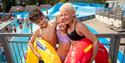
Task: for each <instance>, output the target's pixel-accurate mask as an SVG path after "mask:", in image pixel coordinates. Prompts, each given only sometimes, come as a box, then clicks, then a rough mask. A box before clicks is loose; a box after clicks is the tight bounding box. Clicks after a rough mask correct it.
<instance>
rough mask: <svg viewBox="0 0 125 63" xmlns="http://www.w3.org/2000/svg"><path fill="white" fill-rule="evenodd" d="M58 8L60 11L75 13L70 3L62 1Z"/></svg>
mask: <svg viewBox="0 0 125 63" xmlns="http://www.w3.org/2000/svg"><path fill="white" fill-rule="evenodd" d="M59 10H60V11H67V12H70V13H72V14H75V9H74V7H73V5H72V3H64V4H63V5H62V6H61V7H60V9H59Z"/></svg>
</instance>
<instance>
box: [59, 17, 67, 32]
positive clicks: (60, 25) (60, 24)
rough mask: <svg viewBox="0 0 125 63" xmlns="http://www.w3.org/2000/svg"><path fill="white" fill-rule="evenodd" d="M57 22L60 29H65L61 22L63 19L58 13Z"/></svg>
mask: <svg viewBox="0 0 125 63" xmlns="http://www.w3.org/2000/svg"><path fill="white" fill-rule="evenodd" d="M57 22H58V27H59V28H60V30H62V31H63V30H66V27H67V26H66V24H64V23H63V20H62V19H61V18H60V15H59V16H57Z"/></svg>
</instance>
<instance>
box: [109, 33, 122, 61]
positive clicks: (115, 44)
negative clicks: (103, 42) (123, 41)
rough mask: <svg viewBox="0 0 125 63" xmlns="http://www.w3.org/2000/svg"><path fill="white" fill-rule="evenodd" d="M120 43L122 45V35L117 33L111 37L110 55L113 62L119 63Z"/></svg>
mask: <svg viewBox="0 0 125 63" xmlns="http://www.w3.org/2000/svg"><path fill="white" fill-rule="evenodd" d="M119 45H120V37H119V36H118V35H117V34H116V35H114V36H112V38H111V43H110V50H109V55H110V58H111V62H112V63H117V55H118V50H119Z"/></svg>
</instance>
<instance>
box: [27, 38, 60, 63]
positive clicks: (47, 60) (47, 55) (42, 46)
mask: <svg viewBox="0 0 125 63" xmlns="http://www.w3.org/2000/svg"><path fill="white" fill-rule="evenodd" d="M34 49H35V50H36V52H37V53H39V54H40V55H41V57H42V60H43V61H44V63H61V60H60V58H59V56H58V54H57V52H56V51H55V49H54V48H53V47H52V46H51V45H50V44H49V43H48V42H47V41H45V40H43V39H41V38H37V39H36V40H35V42H34ZM26 63H39V61H38V58H37V57H36V55H35V54H34V53H33V52H32V50H31V49H30V47H29V48H28V51H27V58H26Z"/></svg>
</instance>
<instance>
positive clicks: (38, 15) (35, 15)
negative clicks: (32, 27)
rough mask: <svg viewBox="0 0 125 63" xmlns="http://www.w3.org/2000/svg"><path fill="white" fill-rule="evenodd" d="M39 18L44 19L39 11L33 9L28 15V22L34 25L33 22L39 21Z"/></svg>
mask: <svg viewBox="0 0 125 63" xmlns="http://www.w3.org/2000/svg"><path fill="white" fill-rule="evenodd" d="M41 17H45V16H44V14H43V13H42V12H41V11H40V10H39V9H35V10H33V11H31V12H30V14H29V19H30V21H32V22H34V23H35V21H37V20H39V19H40V18H41Z"/></svg>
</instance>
